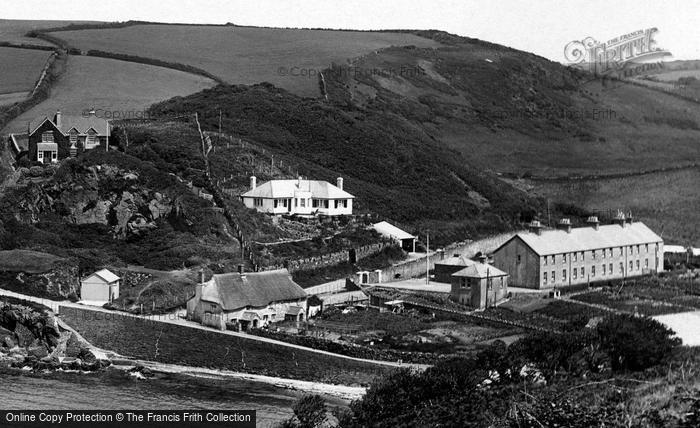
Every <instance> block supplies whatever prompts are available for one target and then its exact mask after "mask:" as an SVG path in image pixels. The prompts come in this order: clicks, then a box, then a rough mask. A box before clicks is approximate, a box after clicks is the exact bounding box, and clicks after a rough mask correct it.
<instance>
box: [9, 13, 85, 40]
mask: <svg viewBox="0 0 700 428" xmlns="http://www.w3.org/2000/svg"><path fill="white" fill-rule="evenodd" d="M90 22H95V21H41V20H23V19H0V41H2V42H12V43H31V44H35V45H45V46H51V44H50V43H48V42H46V41H43V40H39V39H34V38H29V37H26V34H27V33H28V32H29V31H33V30H41V29H45V28H55V27H63V26H66V25H70V24H86V23H90Z"/></svg>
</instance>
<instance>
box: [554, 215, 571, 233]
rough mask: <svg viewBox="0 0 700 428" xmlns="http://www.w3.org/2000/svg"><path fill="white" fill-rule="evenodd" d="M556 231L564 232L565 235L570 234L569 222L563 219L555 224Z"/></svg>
mask: <svg viewBox="0 0 700 428" xmlns="http://www.w3.org/2000/svg"><path fill="white" fill-rule="evenodd" d="M557 229H559V230H566V233H571V220H569V219H568V218H563V219H561V220H559V222H558V223H557Z"/></svg>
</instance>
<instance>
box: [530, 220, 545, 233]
mask: <svg viewBox="0 0 700 428" xmlns="http://www.w3.org/2000/svg"><path fill="white" fill-rule="evenodd" d="M527 230H529V231H530V232H532V233H536V234H538V235H539V234H541V233H542V224H540V222H539V221H537V220H532V221H531V222H530V223H529V224H528V225H527Z"/></svg>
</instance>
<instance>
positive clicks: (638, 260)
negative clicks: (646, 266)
mask: <svg viewBox="0 0 700 428" xmlns="http://www.w3.org/2000/svg"><path fill="white" fill-rule="evenodd" d="M637 270H639V260H637Z"/></svg>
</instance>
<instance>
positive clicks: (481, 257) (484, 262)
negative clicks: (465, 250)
mask: <svg viewBox="0 0 700 428" xmlns="http://www.w3.org/2000/svg"><path fill="white" fill-rule="evenodd" d="M487 259H488V257H486V254H482V255H480V256H479V263H481V264H486V260H487Z"/></svg>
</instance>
